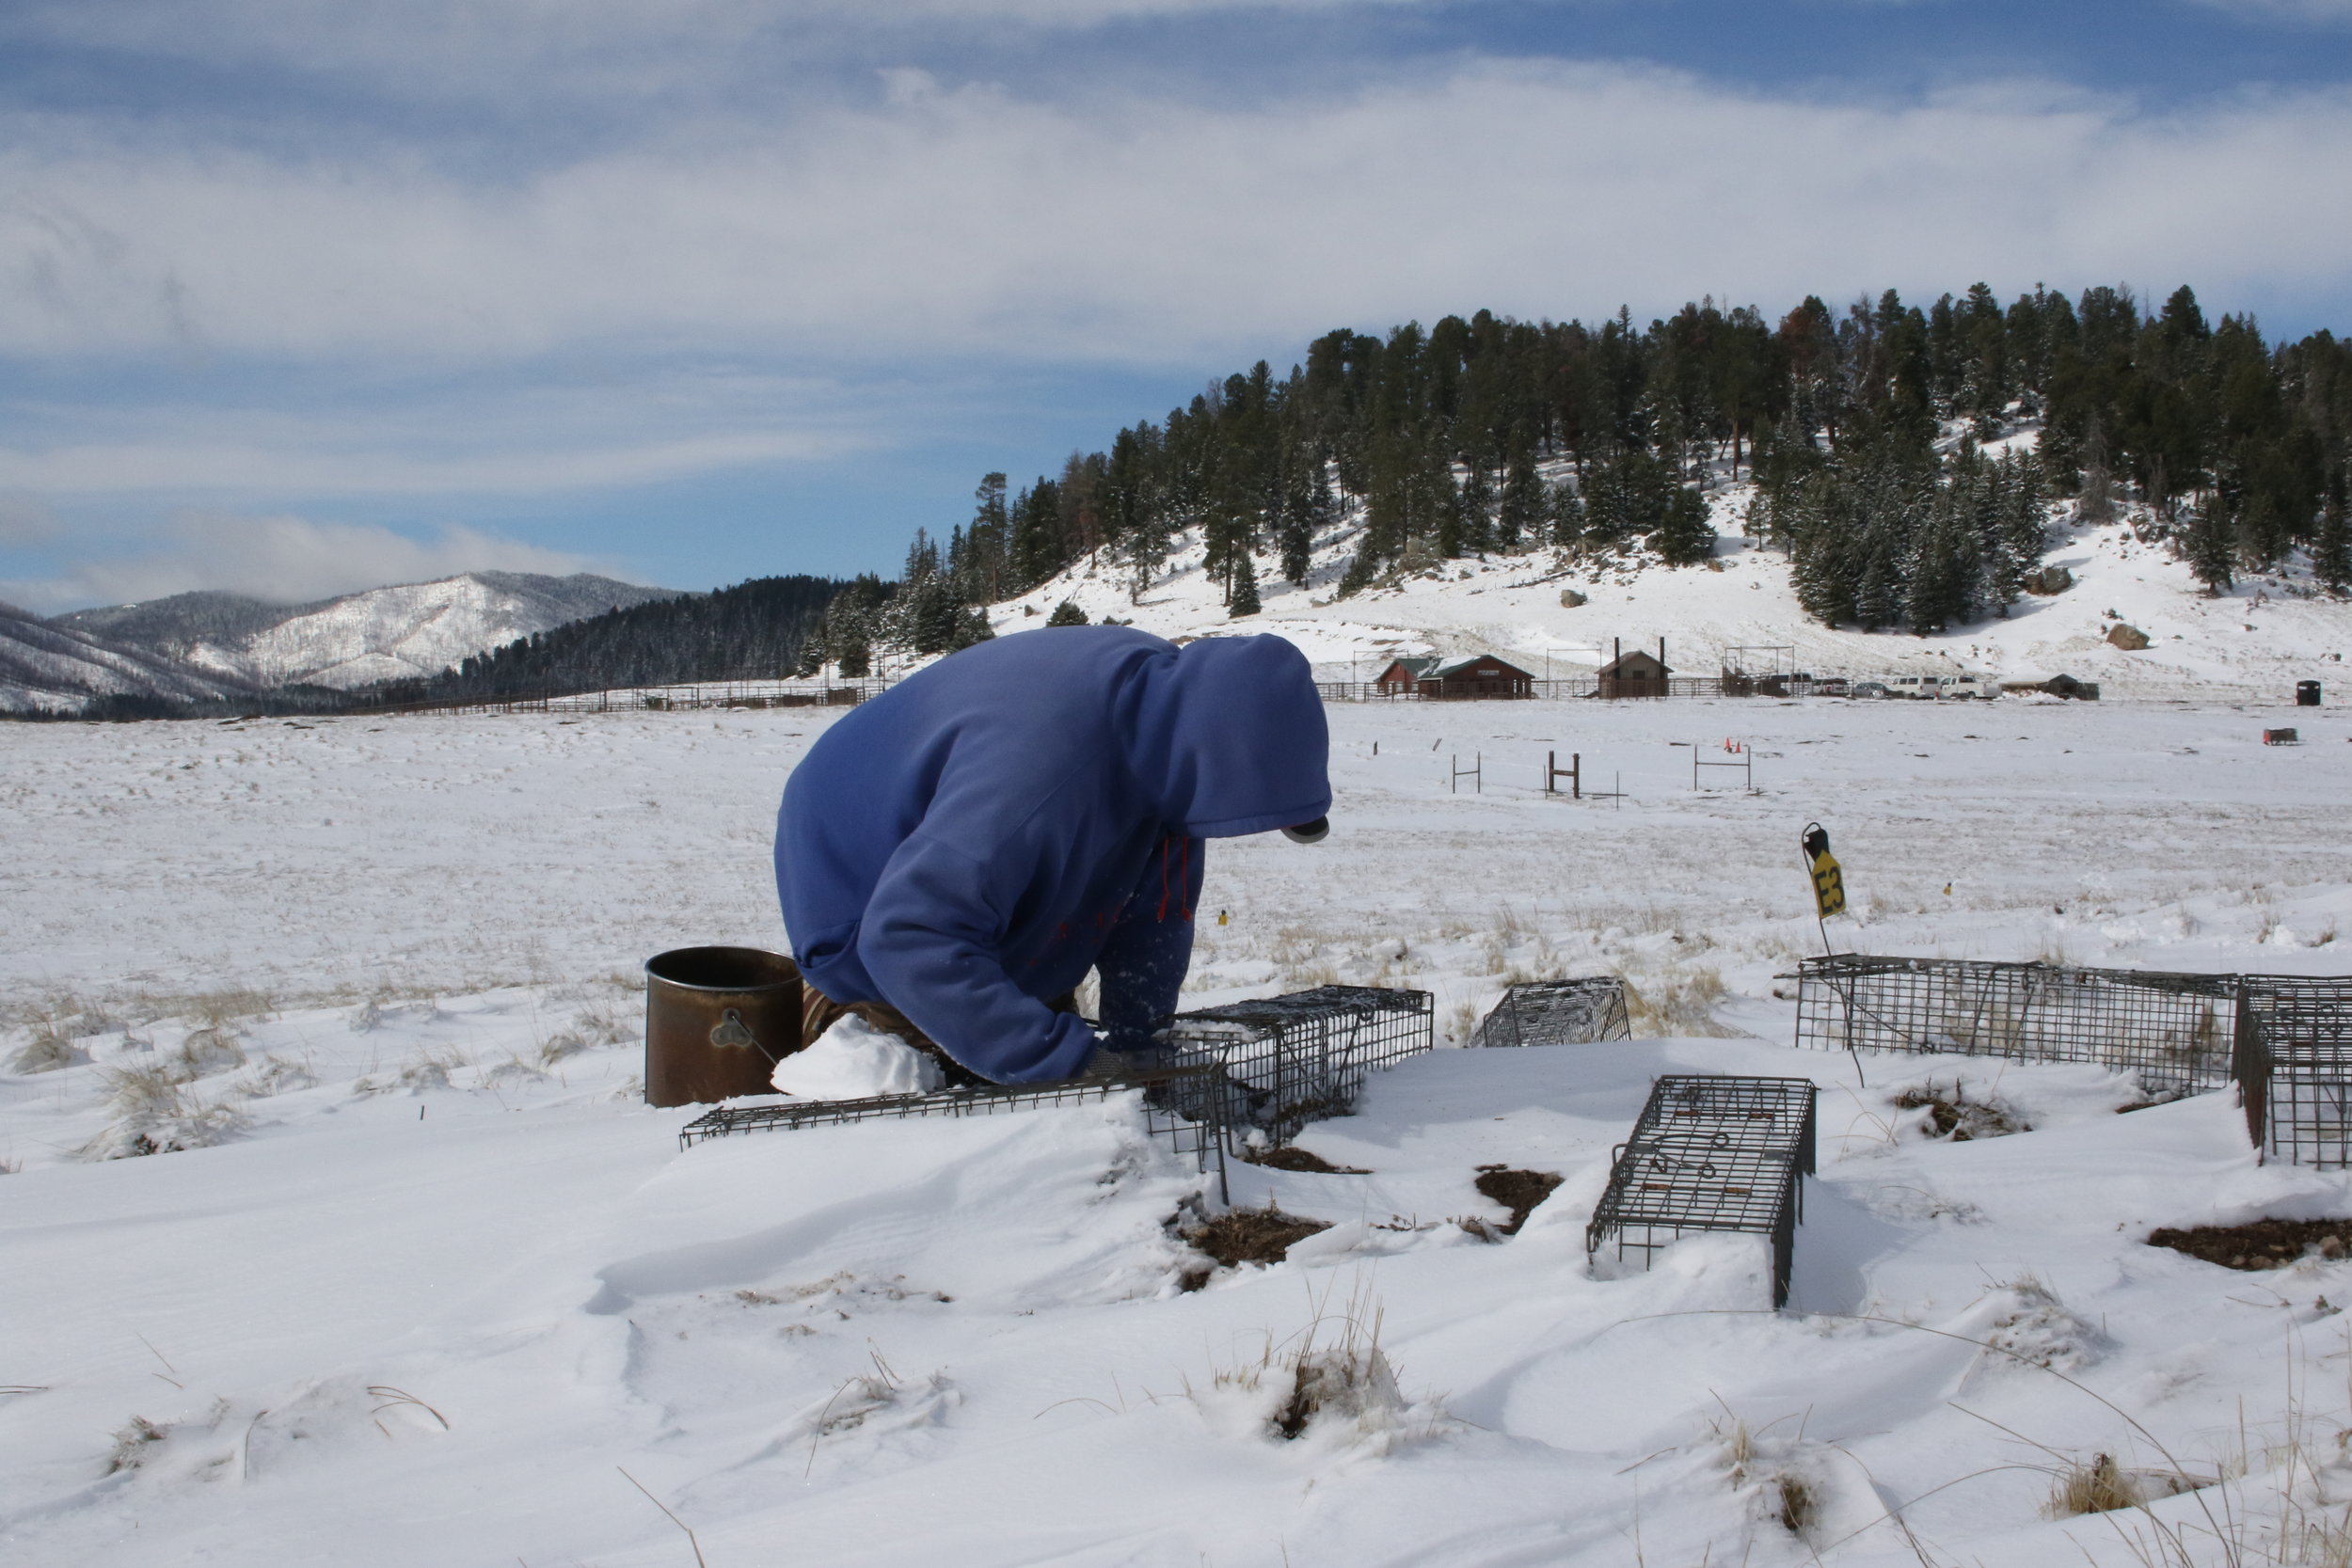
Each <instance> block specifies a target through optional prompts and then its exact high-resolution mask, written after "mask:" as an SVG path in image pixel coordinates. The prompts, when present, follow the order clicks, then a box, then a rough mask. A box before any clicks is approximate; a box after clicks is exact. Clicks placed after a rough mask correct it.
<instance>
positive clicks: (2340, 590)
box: [2312, 471, 2352, 597]
mask: <svg viewBox="0 0 2352 1568" xmlns="http://www.w3.org/2000/svg"><path fill="white" fill-rule="evenodd" d="M2312 576H2313V577H2315V578H2318V579H2319V580H2320V583H2321V584H2322V585H2323V586H2324V587H2325V588H2326V589H2327V590H2328V592H2329V593H2330V594H2336V595H2338V596H2339V597H2341V596H2342V595H2343V594H2344V592H2345V591H2346V590H2347V589H2352V530H2348V529H2347V527H2346V523H2345V519H2344V475H2343V473H2342V472H2341V471H2339V472H2338V473H2337V474H2336V475H2335V476H2334V481H2333V483H2330V484H2329V485H2328V504H2327V506H2326V507H2325V508H2323V509H2322V510H2321V512H2320V514H2319V532H2318V534H2317V536H2316V537H2315V538H2313V539H2312Z"/></svg>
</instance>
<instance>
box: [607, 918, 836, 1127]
mask: <svg viewBox="0 0 2352 1568" xmlns="http://www.w3.org/2000/svg"><path fill="white" fill-rule="evenodd" d="M800 1048H801V972H800V970H799V968H798V967H796V966H795V965H794V964H793V962H792V960H791V959H790V958H786V957H785V956H784V955H783V954H781V953H769V952H765V951H763V950H761V949H760V948H757V947H679V948H674V949H672V950H671V951H670V952H667V953H662V954H658V955H656V956H655V957H653V958H648V959H646V960H645V1103H646V1104H648V1105H707V1104H711V1103H713V1102H715V1101H722V1100H727V1099H731V1098H733V1097H734V1096H736V1095H740V1094H771V1093H773V1092H774V1091H773V1090H772V1089H771V1087H770V1085H769V1075H770V1074H771V1073H773V1072H774V1071H775V1069H776V1064H777V1063H778V1062H780V1061H782V1060H783V1059H784V1058H785V1057H787V1056H788V1055H790V1054H791V1053H794V1052H795V1051H798V1050H799V1049H800Z"/></svg>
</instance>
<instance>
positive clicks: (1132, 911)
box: [1094, 834, 1204, 1051]
mask: <svg viewBox="0 0 2352 1568" xmlns="http://www.w3.org/2000/svg"><path fill="white" fill-rule="evenodd" d="M1203 849H1204V846H1203V844H1202V843H1201V841H1200V839H1197V838H1186V837H1184V836H1183V835H1182V834H1173V835H1170V836H1169V837H1168V838H1166V839H1163V840H1162V841H1161V843H1160V845H1159V847H1157V848H1155V849H1154V850H1153V851H1152V858H1151V860H1150V861H1149V862H1148V863H1146V864H1145V866H1144V870H1143V879H1142V880H1141V881H1139V882H1138V883H1136V890H1135V893H1134V894H1133V895H1131V896H1130V897H1129V898H1128V900H1127V907H1126V908H1125V909H1124V910H1122V911H1120V916H1119V920H1118V921H1117V923H1116V924H1114V925H1113V926H1112V927H1111V934H1110V940H1109V941H1108V942H1104V944H1103V951H1102V954H1101V956H1100V957H1098V958H1096V959H1095V960H1094V968H1095V973H1096V974H1099V975H1100V976H1101V977H1102V981H1103V1007H1102V1012H1103V1021H1102V1022H1103V1037H1104V1044H1106V1045H1108V1046H1109V1047H1110V1048H1111V1049H1112V1050H1114V1051H1141V1050H1144V1049H1146V1048H1147V1047H1149V1046H1150V1045H1151V1043H1152V1031H1153V1030H1155V1029H1157V1028H1158V1027H1159V1026H1160V1025H1161V1024H1162V1023H1163V1022H1166V1021H1167V1019H1168V1015H1169V1014H1171V1013H1173V1012H1174V1011H1175V1010H1176V997H1177V993H1178V992H1179V991H1181V990H1183V989H1184V974H1185V972H1186V971H1187V970H1189V969H1190V968H1191V967H1192V914H1193V909H1194V906H1195V905H1197V904H1198V903H1199V902H1200V877H1201V864H1200V862H1201V856H1202V852H1203Z"/></svg>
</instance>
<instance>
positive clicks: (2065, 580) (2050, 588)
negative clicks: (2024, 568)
mask: <svg viewBox="0 0 2352 1568" xmlns="http://www.w3.org/2000/svg"><path fill="white" fill-rule="evenodd" d="M2072 587H2074V573H2072V572H2070V571H2068V570H2067V569H2066V568H2065V567H2063V566H2037V567H2036V568H2034V569H2033V570H2032V571H2030V572H2027V573H2026V593H2028V594H2040V595H2041V596H2042V597H2043V598H2045V599H2046V598H2048V597H2049V596H2050V595H2051V594H2063V593H2065V592H2066V591H2067V590H2068V589H2070V588H2072Z"/></svg>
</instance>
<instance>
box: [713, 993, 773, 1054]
mask: <svg viewBox="0 0 2352 1568" xmlns="http://www.w3.org/2000/svg"><path fill="white" fill-rule="evenodd" d="M710 1043H711V1044H712V1045H715V1046H717V1047H718V1048H719V1049H720V1050H722V1051H739V1050H741V1049H742V1048H743V1047H744V1046H747V1045H748V1046H750V1047H751V1048H752V1049H753V1050H755V1051H756V1052H758V1053H760V1054H761V1055H763V1056H765V1057H767V1058H768V1059H769V1060H770V1061H771V1062H773V1061H778V1060H781V1058H780V1057H778V1056H777V1055H776V1053H774V1052H772V1051H771V1050H769V1049H768V1048H767V1047H766V1046H764V1045H762V1044H760V1043H759V1037H758V1036H757V1035H755V1034H753V1033H752V1032H751V1030H750V1029H749V1028H747V1027H745V1026H744V1023H743V1015H742V1014H741V1013H739V1012H738V1011H736V1010H735V1009H734V1008H733V1007H729V1008H728V1009H727V1010H726V1011H725V1012H724V1013H723V1014H721V1015H720V1018H719V1023H718V1026H717V1027H716V1028H714V1029H712V1030H711V1031H710Z"/></svg>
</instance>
